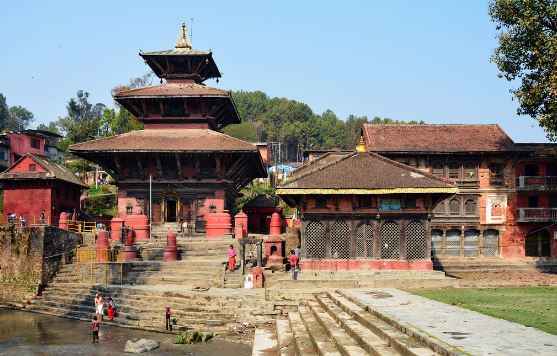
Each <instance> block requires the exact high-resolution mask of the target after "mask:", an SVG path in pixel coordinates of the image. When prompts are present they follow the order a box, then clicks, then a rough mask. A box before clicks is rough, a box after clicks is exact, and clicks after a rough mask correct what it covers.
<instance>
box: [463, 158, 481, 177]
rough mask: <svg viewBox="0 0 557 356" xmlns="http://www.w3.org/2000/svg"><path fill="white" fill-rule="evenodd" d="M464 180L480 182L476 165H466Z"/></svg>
mask: <svg viewBox="0 0 557 356" xmlns="http://www.w3.org/2000/svg"><path fill="white" fill-rule="evenodd" d="M464 180H467V181H476V180H478V170H477V169H476V163H474V162H465V163H464Z"/></svg>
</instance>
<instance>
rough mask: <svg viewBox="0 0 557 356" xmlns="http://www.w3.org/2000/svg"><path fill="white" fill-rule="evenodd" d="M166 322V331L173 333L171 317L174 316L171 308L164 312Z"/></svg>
mask: <svg viewBox="0 0 557 356" xmlns="http://www.w3.org/2000/svg"><path fill="white" fill-rule="evenodd" d="M164 316H165V320H166V331H170V332H172V320H170V317H171V316H172V312H171V311H170V307H169V306H167V307H166V310H165V312H164Z"/></svg>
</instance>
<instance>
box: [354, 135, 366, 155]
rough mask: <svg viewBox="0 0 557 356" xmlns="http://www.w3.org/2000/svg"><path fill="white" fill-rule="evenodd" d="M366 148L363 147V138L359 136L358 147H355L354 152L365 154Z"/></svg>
mask: <svg viewBox="0 0 557 356" xmlns="http://www.w3.org/2000/svg"><path fill="white" fill-rule="evenodd" d="M365 151H366V146H365V145H364V136H363V135H361V136H360V141H359V142H358V146H356V152H365Z"/></svg>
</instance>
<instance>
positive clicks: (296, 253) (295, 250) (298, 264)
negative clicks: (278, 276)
mask: <svg viewBox="0 0 557 356" xmlns="http://www.w3.org/2000/svg"><path fill="white" fill-rule="evenodd" d="M294 254H295V255H296V257H298V260H297V261H296V268H298V269H300V255H301V254H302V249H301V248H300V245H298V246H296V248H295V249H294Z"/></svg>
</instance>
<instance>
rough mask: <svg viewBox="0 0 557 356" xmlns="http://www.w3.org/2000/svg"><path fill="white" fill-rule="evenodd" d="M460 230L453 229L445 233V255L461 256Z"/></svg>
mask: <svg viewBox="0 0 557 356" xmlns="http://www.w3.org/2000/svg"><path fill="white" fill-rule="evenodd" d="M460 234H461V232H460V230H456V229H451V230H447V232H446V233H445V236H446V237H445V255H446V256H460Z"/></svg>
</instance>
